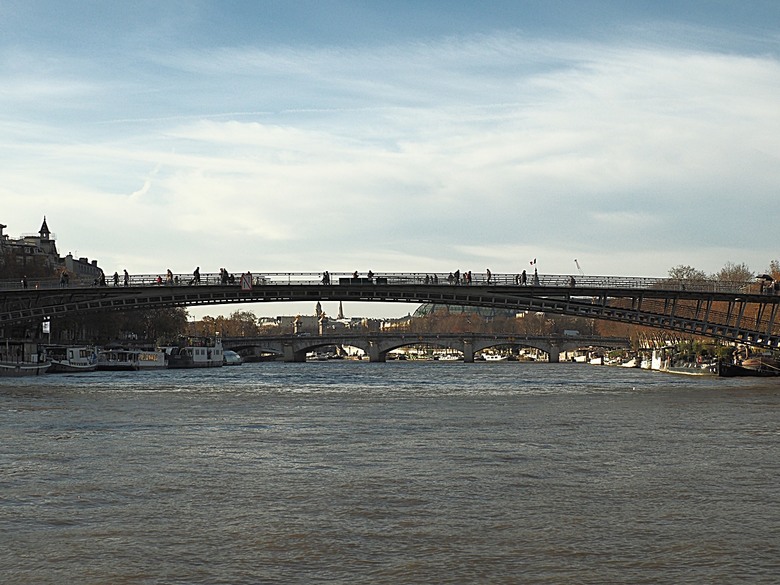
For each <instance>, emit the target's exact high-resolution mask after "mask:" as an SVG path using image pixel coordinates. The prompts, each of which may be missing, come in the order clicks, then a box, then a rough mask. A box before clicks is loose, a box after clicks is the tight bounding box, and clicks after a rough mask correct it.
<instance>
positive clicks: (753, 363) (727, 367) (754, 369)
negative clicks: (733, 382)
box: [718, 358, 780, 378]
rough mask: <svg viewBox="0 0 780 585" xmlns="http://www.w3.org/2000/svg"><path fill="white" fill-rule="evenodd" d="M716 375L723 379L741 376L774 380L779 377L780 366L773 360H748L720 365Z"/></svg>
mask: <svg viewBox="0 0 780 585" xmlns="http://www.w3.org/2000/svg"><path fill="white" fill-rule="evenodd" d="M718 375H719V376H722V377H724V378H736V377H741V376H748V377H756V378H775V377H780V364H779V363H778V360H775V359H773V358H769V359H756V358H749V359H747V360H744V361H743V362H742V363H740V364H730V363H723V364H720V367H719V368H718Z"/></svg>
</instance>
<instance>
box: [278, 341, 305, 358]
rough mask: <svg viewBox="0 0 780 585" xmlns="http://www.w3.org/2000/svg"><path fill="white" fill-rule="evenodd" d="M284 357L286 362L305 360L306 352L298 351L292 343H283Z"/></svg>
mask: <svg viewBox="0 0 780 585" xmlns="http://www.w3.org/2000/svg"><path fill="white" fill-rule="evenodd" d="M282 359H283V360H284V361H285V362H305V361H306V352H296V351H295V348H294V347H293V346H292V344H290V343H285V344H284V345H282Z"/></svg>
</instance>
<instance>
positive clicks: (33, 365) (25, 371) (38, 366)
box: [0, 362, 51, 378]
mask: <svg viewBox="0 0 780 585" xmlns="http://www.w3.org/2000/svg"><path fill="white" fill-rule="evenodd" d="M50 366H51V362H0V377H6V376H7V377H14V378H18V377H21V376H38V375H40V374H45V373H46V370H48V369H49V367H50Z"/></svg>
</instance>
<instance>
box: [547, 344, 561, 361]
mask: <svg viewBox="0 0 780 585" xmlns="http://www.w3.org/2000/svg"><path fill="white" fill-rule="evenodd" d="M547 361H548V362H549V363H551V364H558V363H560V361H561V348H560V347H558V346H557V345H556V344H554V343H551V344H550V351H549V352H548V353H547Z"/></svg>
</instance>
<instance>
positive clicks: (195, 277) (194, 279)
mask: <svg viewBox="0 0 780 585" xmlns="http://www.w3.org/2000/svg"><path fill="white" fill-rule="evenodd" d="M192 284H200V266H197V267H196V268H195V270H194V271H193V272H192V280H191V281H190V285H192Z"/></svg>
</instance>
